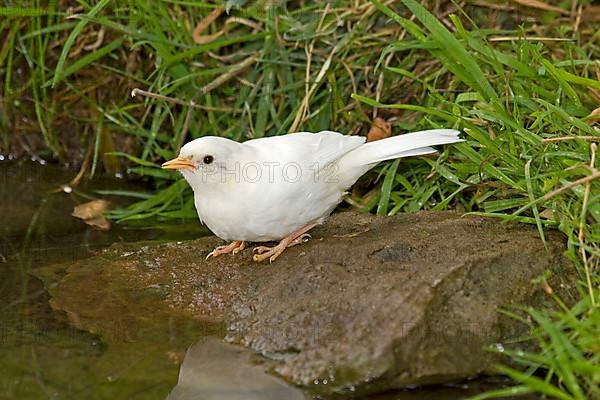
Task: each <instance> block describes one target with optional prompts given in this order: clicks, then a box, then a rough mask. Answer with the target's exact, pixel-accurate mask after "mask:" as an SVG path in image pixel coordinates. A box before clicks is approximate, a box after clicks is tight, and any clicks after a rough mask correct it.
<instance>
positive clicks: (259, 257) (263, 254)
mask: <svg viewBox="0 0 600 400" xmlns="http://www.w3.org/2000/svg"><path fill="white" fill-rule="evenodd" d="M313 226H314V225H310V226H307V227H305V228H303V229H301V230H300V231H297V232H294V233H293V234H291V235H290V236H288V237H286V238H283V239H282V240H281V242H279V244H278V245H277V246H273V247H267V246H258V247H255V248H254V250H253V251H254V253H256V254H254V256H252V259H253V260H254V261H256V262H263V261H264V260H266V259H267V258H268V259H269V262H270V263H272V262H273V261H275V259H276V258H277V257H279V256H280V255H281V253H283V252H284V250H285V249H287V248H288V247H292V246H295V245H297V244H302V243H305V242H307V241H308V239H310V235H309V234H308V233H304V232H306V231H307V230H309V229H311V228H312V227H313Z"/></svg>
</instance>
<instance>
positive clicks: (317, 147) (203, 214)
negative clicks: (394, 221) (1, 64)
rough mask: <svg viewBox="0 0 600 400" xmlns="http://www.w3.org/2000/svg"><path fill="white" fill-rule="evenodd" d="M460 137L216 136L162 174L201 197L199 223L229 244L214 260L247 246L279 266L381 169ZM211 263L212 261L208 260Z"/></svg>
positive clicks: (432, 133) (191, 147) (190, 148)
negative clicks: (175, 173) (174, 176)
mask: <svg viewBox="0 0 600 400" xmlns="http://www.w3.org/2000/svg"><path fill="white" fill-rule="evenodd" d="M461 141H462V139H460V138H459V132H458V131H456V130H452V129H433V130H427V131H421V132H414V133H408V134H405V135H400V136H394V137H390V138H387V139H383V140H378V141H374V142H369V143H365V138H364V137H361V136H348V135H343V134H341V133H338V132H331V131H322V132H319V133H309V132H299V133H293V134H288V135H283V136H273V137H265V138H259V139H253V140H248V141H246V142H243V143H238V142H234V141H232V140H229V139H225V138H222V137H216V136H205V137H201V138H198V139H195V140H193V141H191V142H189V143H187V144H186V145H185V146H183V147H182V148H181V151H180V153H179V156H178V157H177V158H175V159H173V160H171V161H167V162H165V163H164V164H163V165H162V167H163V168H167V169H177V170H179V171H180V172H181V173H182V174H183V177H184V178H185V179H186V181H187V182H188V183H189V185H190V186H191V187H192V190H193V191H194V204H195V206H196V210H197V212H198V217H199V218H200V222H203V223H204V224H206V226H208V228H209V229H210V230H211V231H212V232H213V233H214V234H215V235H217V236H218V237H220V238H221V239H224V240H225V241H230V242H231V243H229V244H228V245H226V246H219V247H217V248H216V249H214V250H213V251H212V252H211V253H210V254H209V255H208V257H211V256H218V255H221V254H226V253H233V254H236V253H237V252H239V251H241V250H243V249H244V248H245V247H246V242H268V241H279V244H277V245H276V246H274V247H266V246H259V247H256V248H255V249H254V250H255V252H256V254H255V255H254V257H253V259H254V260H255V261H258V262H261V261H263V260H266V259H267V258H268V259H269V261H270V262H272V261H273V260H275V259H276V258H277V257H278V256H279V255H280V254H281V253H282V252H283V251H284V250H285V249H286V248H287V247H290V246H293V245H296V244H299V243H302V242H303V241H305V240H306V239H307V237H309V236H308V234H307V231H309V230H310V229H311V228H313V227H314V226H316V225H318V224H321V223H322V222H323V221H324V220H325V219H326V218H327V216H328V215H329V214H330V213H331V212H332V211H333V210H334V209H335V207H336V206H337V205H338V204H339V203H340V202H341V201H342V199H343V196H344V194H345V193H346V190H347V189H348V188H349V187H350V186H352V184H354V182H356V181H357V180H358V178H359V177H360V176H361V175H363V174H364V173H365V172H367V171H368V170H369V169H371V168H373V167H374V166H375V165H376V164H377V163H379V162H381V161H385V160H391V159H395V158H400V157H408V156H418V155H423V154H429V153H434V152H435V151H436V150H435V149H434V148H432V147H430V146H435V145H441V144H449V143H456V142H461ZM208 257H207V258H208Z"/></svg>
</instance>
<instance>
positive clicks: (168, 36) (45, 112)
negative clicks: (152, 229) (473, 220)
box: [0, 0, 600, 399]
mask: <svg viewBox="0 0 600 400" xmlns="http://www.w3.org/2000/svg"><path fill="white" fill-rule="evenodd" d="M15 3H16V2H15ZM25 3H27V4H26V5H24V4H25ZM66 3H68V2H60V3H59V2H57V1H49V2H48V4H47V5H46V3H44V6H43V7H41V6H42V4H41V2H39V1H29V2H19V8H17V7H16V5H11V3H10V2H8V5H5V6H3V7H0V16H1V17H0V18H1V19H0V32H2V35H0V37H2V38H4V39H2V40H3V42H1V43H0V45H1V46H2V47H1V48H0V68H1V70H0V73H1V75H2V77H1V78H2V105H1V106H0V113H1V114H0V115H2V116H3V117H2V121H3V122H2V125H0V132H1V133H2V137H1V143H2V148H3V149H4V150H3V152H5V153H6V152H13V153H19V152H21V153H27V152H29V153H30V155H32V156H35V157H43V158H45V159H49V160H50V159H54V160H59V161H63V162H71V163H75V164H77V165H78V166H80V167H82V171H84V173H85V174H87V175H93V174H94V173H96V172H98V171H101V170H104V171H108V172H113V173H114V172H118V171H121V172H127V173H129V174H131V175H138V176H142V177H144V179H148V180H149V181H150V182H151V183H152V184H153V185H154V187H155V188H156V191H155V192H153V193H123V194H128V195H132V196H136V197H140V198H141V201H140V202H138V203H136V204H135V205H134V206H132V207H130V208H128V209H125V210H117V211H114V212H113V213H112V217H113V218H115V219H117V220H120V221H122V222H126V221H132V220H135V221H140V220H149V219H156V218H162V219H170V218H196V216H195V211H194V209H193V203H192V199H191V192H190V191H189V189H188V187H187V185H186V184H185V183H183V182H182V181H181V180H177V178H178V177H177V175H176V174H172V173H169V172H168V171H163V170H161V169H160V168H158V165H159V164H160V162H162V161H163V160H165V159H170V158H172V157H173V156H174V155H175V154H176V152H177V149H178V148H179V147H180V146H181V144H182V143H183V142H185V141H187V140H189V139H190V138H192V137H199V136H204V135H215V134H216V135H221V136H226V137H230V138H233V139H236V140H245V139H248V138H254V137H261V136H268V135H275V134H284V133H286V132H290V131H297V130H310V131H318V130H321V129H330V128H335V129H336V130H339V131H342V132H346V133H348V134H366V132H367V131H368V130H369V129H370V127H371V124H372V122H373V121H374V119H375V118H376V117H379V118H382V119H384V120H386V121H388V122H389V123H390V124H391V127H392V132H393V133H394V134H399V133H403V132H405V131H408V130H416V129H420V128H430V127H454V128H457V129H460V130H462V131H464V132H465V137H466V139H467V141H466V142H465V143H462V144H459V145H456V146H451V147H448V148H447V149H445V150H444V152H443V153H442V154H441V155H440V156H439V157H437V158H421V159H411V160H402V161H401V162H397V161H396V162H392V163H387V164H385V165H382V166H381V167H379V168H378V169H377V170H376V171H374V172H373V173H372V174H370V175H368V176H367V177H365V178H364V179H363V180H362V181H361V182H360V183H359V184H358V185H357V186H356V188H355V189H354V190H353V192H352V194H351V196H349V197H348V199H347V203H349V204H350V205H352V206H355V207H358V208H360V209H363V210H366V211H373V212H377V213H380V214H389V215H393V214H395V213H398V212H413V211H417V210H421V209H433V210H442V209H446V208H453V209H458V210H462V211H466V212H475V213H479V214H483V215H486V216H490V217H494V218H499V219H502V220H518V221H522V222H526V223H531V224H534V225H536V226H537V227H538V229H539V234H540V236H541V237H542V238H543V237H544V231H545V230H546V229H559V230H560V231H562V232H563V233H564V234H565V237H566V239H567V242H568V252H567V255H568V257H569V258H570V259H572V260H573V261H574V263H575V265H576V266H577V269H578V273H579V276H580V278H581V279H580V286H579V288H580V293H581V296H580V302H579V303H578V304H576V305H575V306H574V307H572V308H569V307H566V306H564V305H563V304H562V302H561V300H560V299H558V298H557V299H556V301H557V306H558V309H560V310H561V311H560V312H556V313H550V312H543V311H539V310H525V311H526V314H527V317H526V318H525V319H524V320H525V321H527V322H528V323H531V325H532V332H533V334H532V336H533V338H534V339H535V340H536V341H537V342H538V344H539V345H540V350H539V351H538V352H537V353H525V352H508V351H505V353H507V355H508V356H510V357H512V359H513V361H516V362H517V363H518V364H520V365H522V366H523V368H522V369H514V368H508V367H500V370H501V371H502V372H504V373H506V374H508V375H510V376H511V377H513V378H514V379H515V380H516V381H517V382H518V383H519V386H517V388H516V389H511V390H510V391H508V390H507V391H504V392H503V393H495V394H493V395H494V396H500V395H503V394H504V395H506V394H513V393H515V392H516V393H527V392H539V393H545V394H547V395H548V396H550V397H556V398H563V399H585V398H595V397H600V392H599V389H598V386H599V384H600V372H599V370H598V365H599V364H600V340H599V339H598V336H599V335H598V332H600V312H599V311H598V303H599V302H600V291H599V290H598V288H599V284H600V271H598V264H599V261H598V260H599V257H600V249H599V247H598V243H599V242H600V201H599V200H600V181H599V180H598V178H599V177H600V172H599V171H598V169H597V168H596V165H597V162H596V161H595V160H596V157H597V156H596V153H597V148H596V143H597V142H598V140H599V137H600V134H599V132H598V130H597V123H598V121H600V111H596V110H598V106H599V103H600V64H598V61H596V60H598V59H599V56H600V47H599V46H598V44H597V43H598V37H599V35H600V31H598V30H597V28H595V26H597V22H598V21H599V20H600V10H599V9H598V8H597V6H593V5H591V2H573V3H569V7H570V8H560V7H561V6H562V7H564V6H565V4H566V3H565V4H555V5H552V6H550V5H548V4H545V3H542V4H540V3H538V2H532V1H527V2H524V1H521V2H520V3H525V4H528V5H529V7H525V6H519V5H518V3H517V2H514V3H512V2H511V3H492V2H477V3H472V4H470V3H467V4H462V8H461V7H459V5H458V4H456V3H452V2H437V3H435V4H431V5H429V6H428V7H427V8H424V7H422V6H421V5H420V4H419V3H417V2H415V1H413V0H403V1H402V2H401V3H400V2H398V3H397V4H396V3H394V4H392V5H390V4H389V2H386V3H385V4H383V3H381V2H379V1H372V2H368V1H362V0H361V1H356V2H352V3H351V5H349V3H348V2H342V1H339V2H330V3H325V2H323V3H310V4H309V5H302V3H300V2H290V3H289V4H287V6H284V5H282V4H279V3H273V2H268V3H264V2H248V3H247V4H244V5H243V7H238V6H236V4H238V3H241V2H229V3H228V5H231V9H230V10H229V14H227V12H226V11H224V10H223V8H224V7H219V6H216V5H214V4H211V3H205V2H199V1H191V0H169V1H163V2H153V3H151V4H152V6H150V2H145V1H141V0H129V1H125V0H122V1H113V2H109V1H106V0H101V1H98V2H84V1H79V2H72V4H70V8H69V4H66ZM88 3H89V4H88ZM4 4H6V2H5V3H4ZM386 4H387V5H386ZM428 10H429V11H428ZM133 89H141V90H143V91H147V92H149V93H150V94H143V92H138V95H137V96H136V97H135V98H131V96H130V93H131V91H132V90H133ZM539 284H540V285H542V286H543V287H544V288H545V290H546V291H547V293H548V294H549V295H552V288H550V287H549V286H548V284H547V283H546V282H545V281H544V280H543V279H541V281H540V282H539ZM490 396H491V395H490Z"/></svg>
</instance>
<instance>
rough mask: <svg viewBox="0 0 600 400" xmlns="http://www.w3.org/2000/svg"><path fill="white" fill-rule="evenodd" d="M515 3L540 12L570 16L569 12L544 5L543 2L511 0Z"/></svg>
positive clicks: (537, 0) (536, 0)
mask: <svg viewBox="0 0 600 400" xmlns="http://www.w3.org/2000/svg"><path fill="white" fill-rule="evenodd" d="M513 1H514V2H515V3H519V4H521V5H523V6H526V7H531V8H537V9H540V10H546V11H553V12H557V13H560V14H567V15H568V14H571V12H570V11H567V10H564V9H562V8H560V7H556V6H552V5H550V4H546V3H544V2H543V1H539V0H513Z"/></svg>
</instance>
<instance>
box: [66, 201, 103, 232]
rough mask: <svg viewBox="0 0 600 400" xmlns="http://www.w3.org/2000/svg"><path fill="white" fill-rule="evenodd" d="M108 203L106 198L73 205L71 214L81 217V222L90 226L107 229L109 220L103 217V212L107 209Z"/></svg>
mask: <svg viewBox="0 0 600 400" xmlns="http://www.w3.org/2000/svg"><path fill="white" fill-rule="evenodd" d="M109 205H110V203H109V202H108V201H106V200H92V201H89V202H87V203H83V204H80V205H78V206H75V208H74V209H73V213H72V214H71V215H72V216H74V217H75V218H79V219H82V220H83V222H85V223H86V224H88V225H90V226H93V227H95V228H98V229H102V230H107V229H109V228H110V221H108V220H107V219H106V218H105V217H104V214H103V213H104V211H106V210H107V209H108V206H109Z"/></svg>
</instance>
